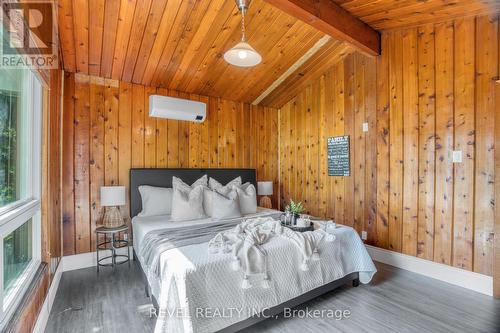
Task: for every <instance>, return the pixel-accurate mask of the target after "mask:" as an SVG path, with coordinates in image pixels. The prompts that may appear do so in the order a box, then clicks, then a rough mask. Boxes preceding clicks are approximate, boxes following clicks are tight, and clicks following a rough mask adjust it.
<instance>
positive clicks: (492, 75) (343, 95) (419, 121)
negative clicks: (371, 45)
mask: <svg viewBox="0 0 500 333" xmlns="http://www.w3.org/2000/svg"><path fill="white" fill-rule="evenodd" d="M498 50H499V24H498V17H497V16H493V17H492V16H482V17H476V18H464V19H456V20H454V21H451V22H445V23H439V24H431V25H424V26H420V27H416V28H410V29H405V30H396V31H388V32H384V33H383V34H382V55H381V56H380V57H378V59H369V58H365V57H364V56H362V55H359V54H352V55H349V56H347V57H346V58H345V59H344V61H342V62H341V63H338V64H336V65H335V66H333V67H332V68H331V69H330V70H329V71H327V72H326V73H324V74H323V75H322V76H321V78H319V79H317V80H315V81H313V82H310V84H309V85H308V86H307V87H306V88H305V89H304V90H303V91H302V92H301V93H299V94H298V95H296V96H295V97H294V98H293V99H292V100H290V101H289V102H288V103H286V104H285V105H283V107H281V109H280V157H281V162H280V177H281V183H280V187H281V191H280V192H281V197H280V199H281V201H282V202H285V201H288V200H289V199H290V198H293V199H294V200H299V201H303V202H304V204H305V206H306V207H307V209H308V211H309V212H310V213H311V214H313V215H317V216H321V217H328V218H334V219H336V220H337V221H338V222H339V223H343V224H346V225H350V226H353V227H354V228H356V230H358V231H362V230H366V231H367V232H368V241H367V243H369V244H373V245H376V246H379V247H382V248H386V249H390V250H393V251H398V252H402V253H405V254H408V255H413V256H418V257H420V258H424V259H427V260H433V261H435V262H439V263H443V264H447V265H453V266H456V267H460V268H463V269H466V270H470V271H475V272H479V273H482V274H486V275H492V273H493V261H494V258H493V254H494V249H493V238H494V237H493V236H494V225H495V217H494V212H495V211H494V210H495V207H494V184H495V182H494V177H495V170H494V139H495V136H494V130H495V129H494V114H495V109H494V108H495V96H494V91H495V81H496V80H497V78H498V76H499V72H498V70H499V68H498V67H499V57H498V52H499V51H498ZM363 122H368V124H369V131H368V132H367V133H365V132H362V130H361V128H362V123H363ZM344 134H345V135H350V138H351V176H350V177H328V176H327V170H326V138H327V137H329V136H334V135H344ZM318 147H319V149H318ZM453 150H461V151H462V154H463V162H462V163H453V162H452V151H453ZM497 219H498V217H497Z"/></svg>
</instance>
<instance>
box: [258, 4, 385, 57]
mask: <svg viewBox="0 0 500 333" xmlns="http://www.w3.org/2000/svg"><path fill="white" fill-rule="evenodd" d="M265 1H266V2H268V3H270V4H272V5H273V6H275V7H276V8H279V9H280V10H282V11H284V12H286V13H288V14H289V15H292V16H294V17H296V18H297V19H299V20H301V21H304V22H305V23H307V24H309V25H311V26H313V27H314V28H316V29H318V30H320V31H322V32H324V33H326V34H328V35H330V36H332V37H333V38H335V39H337V40H341V41H346V42H347V43H349V44H351V45H352V46H354V47H356V48H357V49H358V50H360V51H361V52H363V53H365V54H368V55H371V56H376V55H379V54H380V34H379V33H378V31H376V30H374V29H373V28H371V27H370V26H369V25H368V24H366V23H364V22H363V21H361V20H359V19H358V18H356V17H354V16H352V15H351V14H350V13H349V12H348V11H346V10H345V9H343V8H342V7H340V6H339V5H337V4H336V3H335V2H333V1H331V0H265Z"/></svg>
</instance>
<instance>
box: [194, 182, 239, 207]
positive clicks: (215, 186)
mask: <svg viewBox="0 0 500 333" xmlns="http://www.w3.org/2000/svg"><path fill="white" fill-rule="evenodd" d="M208 186H209V187H207V188H205V190H204V191H203V208H204V209H205V213H206V214H207V215H208V216H210V217H212V212H213V192H214V190H217V191H218V192H219V193H220V194H222V195H227V194H228V193H229V192H230V191H231V190H233V188H234V186H241V177H236V178H235V179H233V180H231V181H230V182H229V183H227V184H226V185H222V184H221V183H219V182H218V181H217V180H215V179H213V178H212V177H210V179H209V181H208Z"/></svg>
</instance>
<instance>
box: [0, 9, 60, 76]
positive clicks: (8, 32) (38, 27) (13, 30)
mask: <svg viewBox="0 0 500 333" xmlns="http://www.w3.org/2000/svg"><path fill="white" fill-rule="evenodd" d="M1 2H2V16H1V21H2V22H1V24H0V29H1V34H0V36H1V37H2V38H1V39H0V43H1V48H0V49H1V53H0V68H1V67H8V68H36V69H53V68H57V67H58V59H57V43H56V42H57V35H56V28H57V27H56V24H55V23H56V22H57V20H56V19H55V17H54V13H55V10H54V4H53V3H52V2H51V1H50V2H48V1H26V2H22V3H19V2H17V0H1Z"/></svg>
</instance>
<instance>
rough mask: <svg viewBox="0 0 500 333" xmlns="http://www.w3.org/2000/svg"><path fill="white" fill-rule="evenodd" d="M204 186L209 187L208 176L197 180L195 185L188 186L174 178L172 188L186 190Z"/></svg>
mask: <svg viewBox="0 0 500 333" xmlns="http://www.w3.org/2000/svg"><path fill="white" fill-rule="evenodd" d="M199 185H203V186H208V176H207V175H204V176H202V177H201V178H199V179H198V180H196V181H195V182H194V183H193V184H191V185H188V184H186V183H184V182H183V181H182V180H181V179H180V178H177V177H175V176H173V177H172V187H173V188H175V187H176V186H180V187H183V188H185V189H190V188H191V189H193V188H195V187H196V186H199Z"/></svg>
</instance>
